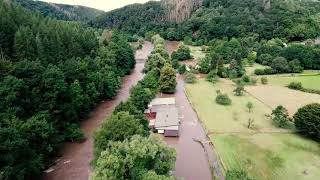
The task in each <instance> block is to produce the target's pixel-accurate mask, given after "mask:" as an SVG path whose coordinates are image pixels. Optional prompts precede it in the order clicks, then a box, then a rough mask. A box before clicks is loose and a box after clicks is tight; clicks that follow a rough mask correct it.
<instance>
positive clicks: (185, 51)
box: [172, 45, 192, 61]
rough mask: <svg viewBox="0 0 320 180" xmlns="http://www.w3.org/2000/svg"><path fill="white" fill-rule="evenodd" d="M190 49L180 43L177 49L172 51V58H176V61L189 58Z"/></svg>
mask: <svg viewBox="0 0 320 180" xmlns="http://www.w3.org/2000/svg"><path fill="white" fill-rule="evenodd" d="M191 58H192V57H191V51H190V48H189V47H188V46H185V45H180V46H179V49H178V50H177V51H174V52H173V53H172V59H177V60H178V61H183V60H188V59H191Z"/></svg>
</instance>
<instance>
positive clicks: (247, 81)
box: [242, 75, 250, 83]
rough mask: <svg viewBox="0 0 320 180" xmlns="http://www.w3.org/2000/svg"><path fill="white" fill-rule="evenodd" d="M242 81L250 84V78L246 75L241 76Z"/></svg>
mask: <svg viewBox="0 0 320 180" xmlns="http://www.w3.org/2000/svg"><path fill="white" fill-rule="evenodd" d="M242 81H243V82H246V83H249V82H250V77H249V76H248V75H244V76H242Z"/></svg>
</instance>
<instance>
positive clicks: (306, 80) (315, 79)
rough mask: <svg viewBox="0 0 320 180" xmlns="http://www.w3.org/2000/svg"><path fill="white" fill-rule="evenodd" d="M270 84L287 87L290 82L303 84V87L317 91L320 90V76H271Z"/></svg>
mask: <svg viewBox="0 0 320 180" xmlns="http://www.w3.org/2000/svg"><path fill="white" fill-rule="evenodd" d="M268 79H269V82H270V84H274V85H280V86H287V85H289V84H290V82H293V81H295V82H301V83H302V86H303V87H304V88H307V89H317V90H320V75H312V76H311V75H310V76H306V75H304V76H292V77H277V76H270V77H269V78H268Z"/></svg>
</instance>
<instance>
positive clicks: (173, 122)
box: [155, 106, 179, 128]
mask: <svg viewBox="0 0 320 180" xmlns="http://www.w3.org/2000/svg"><path fill="white" fill-rule="evenodd" d="M178 125H179V119H178V109H177V108H176V107H173V106H168V107H163V108H161V109H159V110H158V112H157V115H156V122H155V128H161V127H169V126H178Z"/></svg>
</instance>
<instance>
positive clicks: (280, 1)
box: [92, 0, 320, 44]
mask: <svg viewBox="0 0 320 180" xmlns="http://www.w3.org/2000/svg"><path fill="white" fill-rule="evenodd" d="M177 3H178V2H177ZM151 5H152V7H150V6H151ZM180 11H181V13H183V11H184V9H181V10H180ZM138 12H139V13H138ZM141 12H143V13H141ZM163 12H164V13H163ZM319 12H320V4H319V3H318V2H317V1H309V0H303V1H298V0H289V1H284V0H271V6H270V7H268V8H266V7H265V6H264V1H263V0H204V1H203V5H202V7H200V8H199V9H198V10H197V11H195V12H194V13H193V14H192V16H191V18H189V19H187V20H185V21H184V22H182V23H171V22H169V21H165V20H166V18H165V17H166V14H168V13H169V14H170V10H169V9H168V8H166V6H164V5H163V3H161V2H153V3H147V4H144V5H132V6H127V7H124V8H122V9H118V10H115V11H111V12H108V13H105V14H103V15H101V16H99V18H97V20H95V21H93V22H92V24H93V25H95V26H97V27H103V28H104V27H106V28H119V29H121V30H124V31H127V32H130V33H137V34H139V35H144V33H145V32H147V31H156V32H158V33H160V34H161V35H162V36H163V37H165V38H166V39H170V40H183V39H184V38H192V39H193V40H197V41H200V44H201V43H206V42H209V41H210V40H212V39H214V38H225V37H226V38H232V37H245V36H254V37H258V38H259V39H268V40H269V39H272V38H276V37H277V38H285V39H286V40H288V41H300V40H305V39H309V38H315V37H317V36H319V32H320V31H319V30H320V20H319V19H320V14H319ZM126 17H129V18H126ZM154 22H161V23H157V24H154ZM128 25H129V26H128ZM141 27H142V28H141Z"/></svg>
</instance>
